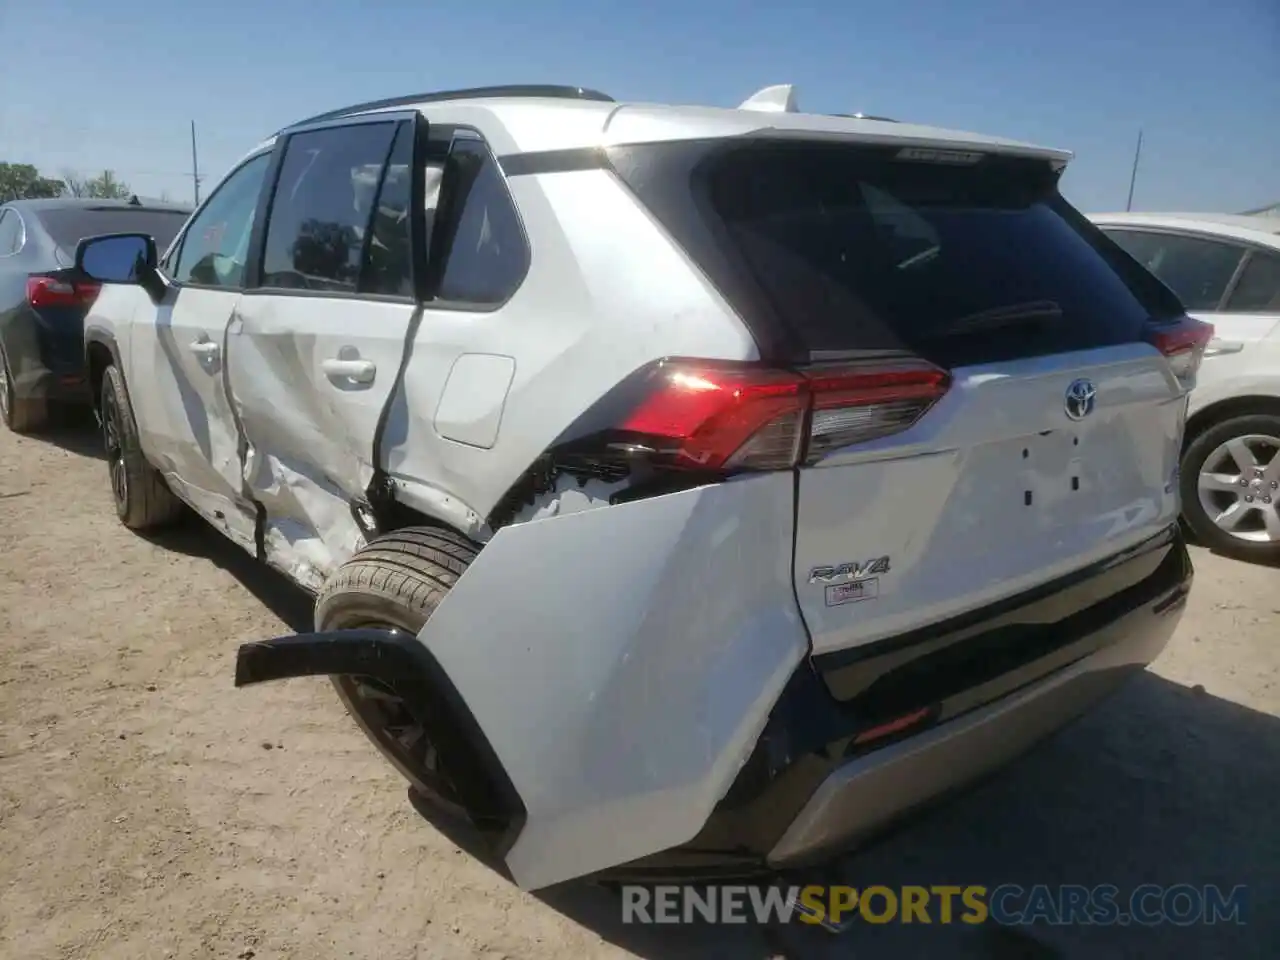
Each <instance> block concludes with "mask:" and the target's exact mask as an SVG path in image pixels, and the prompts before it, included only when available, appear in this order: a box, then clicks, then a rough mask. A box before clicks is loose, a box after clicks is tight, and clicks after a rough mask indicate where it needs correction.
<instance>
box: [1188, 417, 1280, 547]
mask: <svg viewBox="0 0 1280 960" xmlns="http://www.w3.org/2000/svg"><path fill="white" fill-rule="evenodd" d="M1181 488H1182V490H1181V492H1182V512H1183V516H1184V517H1185V518H1186V521H1187V524H1188V525H1189V526H1190V527H1191V529H1192V531H1193V532H1194V533H1195V535H1196V537H1197V539H1199V541H1200V542H1201V543H1202V544H1204V545H1205V546H1206V547H1209V548H1210V549H1213V550H1217V551H1219V552H1221V553H1224V554H1226V555H1228V556H1232V557H1237V558H1239V559H1242V560H1266V561H1272V560H1278V559H1280V416H1276V415H1275V414H1268V413H1255V414H1246V415H1243V416H1235V417H1230V418H1229V419H1226V420H1222V421H1221V422H1219V423H1215V424H1214V425H1213V426H1211V427H1209V428H1208V429H1207V430H1205V431H1203V432H1202V433H1200V434H1199V435H1198V436H1197V437H1196V438H1195V439H1194V440H1192V442H1191V443H1190V444H1189V445H1188V447H1187V449H1186V452H1185V453H1184V454H1183V457H1182V480H1181Z"/></svg>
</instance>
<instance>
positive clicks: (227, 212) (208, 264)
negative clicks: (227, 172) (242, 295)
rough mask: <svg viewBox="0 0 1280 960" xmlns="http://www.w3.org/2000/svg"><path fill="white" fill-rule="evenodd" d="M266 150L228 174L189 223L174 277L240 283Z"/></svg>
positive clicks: (183, 280)
mask: <svg viewBox="0 0 1280 960" xmlns="http://www.w3.org/2000/svg"><path fill="white" fill-rule="evenodd" d="M270 162H271V155H270V154H266V153H263V154H259V155H258V156H256V157H254V158H253V159H252V160H250V161H249V162H248V163H246V164H244V166H242V167H240V169H238V170H237V171H236V172H235V173H233V174H231V176H229V177H228V178H227V179H226V180H224V181H223V182H222V184H221V185H220V186H219V187H218V189H217V190H216V191H215V192H214V194H213V195H212V196H211V197H210V198H209V201H208V203H206V204H205V205H204V208H203V209H201V210H200V212H199V213H197V214H196V215H195V217H194V218H193V219H192V221H191V223H190V224H189V225H188V226H187V229H186V231H185V233H184V234H183V238H182V248H181V250H180V251H179V252H178V259H177V265H176V267H175V269H174V279H176V280H177V281H178V282H179V283H191V284H196V285H198V286H205V287H226V288H229V289H233V290H237V289H240V288H242V287H243V286H244V275H245V267H246V266H247V265H248V262H249V235H250V233H251V232H252V231H253V217H254V212H255V211H256V210H257V207H258V195H259V193H260V192H261V190H262V181H263V178H264V177H266V175H267V167H268V165H269V164H270Z"/></svg>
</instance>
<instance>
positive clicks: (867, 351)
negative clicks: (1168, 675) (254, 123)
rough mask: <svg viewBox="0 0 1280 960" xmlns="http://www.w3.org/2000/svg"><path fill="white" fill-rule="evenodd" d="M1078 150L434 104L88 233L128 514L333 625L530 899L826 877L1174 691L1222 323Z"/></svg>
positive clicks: (347, 124) (335, 119)
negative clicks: (1197, 472)
mask: <svg viewBox="0 0 1280 960" xmlns="http://www.w3.org/2000/svg"><path fill="white" fill-rule="evenodd" d="M1068 158H1069V154H1066V153H1063V152H1060V151H1057V150H1049V149H1043V148H1040V147H1034V146H1029V145H1026V144H1022V143H1015V142H1010V141H1006V140H1000V139H993V138H990V137H985V136H978V135H974V134H968V133H956V132H949V131H945V130H938V129H933V128H928V127H922V126H913V125H908V124H899V123H894V122H891V121H884V120H875V119H865V118H848V117H833V116H819V115H807V114H802V113H799V112H796V111H795V109H794V100H793V97H792V96H791V93H790V90H789V89H788V88H767V89H766V90H764V91H761V93H760V94H757V95H756V96H754V97H753V98H751V99H750V100H748V101H747V102H746V103H744V104H743V105H742V106H741V107H739V108H737V109H708V108H701V107H676V106H657V105H646V104H630V103H616V102H614V101H612V100H610V99H609V98H608V97H606V96H603V95H601V94H597V93H593V92H591V91H584V90H580V89H576V88H490V89H484V90H473V91H457V92H452V93H446V94H435V95H420V96H413V97H404V98H399V99H395V100H390V101H382V102H378V103H369V104H363V105H360V106H356V107H352V108H350V109H346V110H340V111H335V112H333V113H330V114H326V115H324V116H320V117H315V118H312V119H310V120H308V121H305V122H303V123H300V124H298V125H296V126H293V127H290V128H288V129H286V130H283V131H281V132H280V133H279V134H278V135H276V136H275V137H273V138H272V139H270V140H269V141H268V142H266V143H263V144H262V145H261V146H259V147H258V148H256V149H255V150H253V151H252V152H251V153H250V154H249V155H248V156H247V157H246V158H245V159H244V160H243V161H242V162H241V163H240V164H239V165H238V166H237V167H236V168H235V169H234V170H232V172H231V173H230V174H228V175H227V177H226V178H225V179H224V180H223V181H222V182H221V184H220V185H219V186H218V187H217V189H216V190H214V192H213V193H212V194H211V195H210V196H209V198H208V199H207V200H206V201H205V203H204V204H203V205H202V206H201V207H200V208H199V209H198V210H197V211H196V212H195V214H194V215H193V216H192V218H191V220H190V221H189V222H188V223H187V225H186V227H185V228H184V230H183V232H182V233H181V234H180V235H179V237H178V239H177V240H176V241H175V242H174V244H173V245H172V247H171V248H170V249H169V250H168V251H167V252H166V253H165V254H164V256H163V257H162V258H160V257H157V253H156V250H155V245H154V243H153V242H151V241H150V240H149V239H148V238H146V237H143V236H138V235H115V236H111V237H99V238H93V239H90V240H86V241H83V242H82V243H81V245H80V248H79V250H78V255H77V261H78V265H79V267H80V269H82V270H83V271H84V272H85V273H87V274H89V275H90V276H92V277H95V278H96V279H97V280H99V281H101V282H103V283H104V284H105V286H104V287H103V290H102V293H101V295H100V297H99V299H98V300H97V302H96V303H95V305H94V308H93V311H92V313H91V315H90V316H89V318H88V320H87V322H86V350H87V362H88V366H89V373H90V375H91V378H92V383H93V385H94V388H95V390H96V393H97V396H98V397H99V408H98V409H99V415H100V420H101V424H102V432H103V437H104V440H105V444H106V452H107V458H108V462H109V467H110V476H111V483H112V490H113V493H114V496H115V503H116V508H117V510H118V512H119V515H120V518H121V519H122V520H123V522H124V523H125V524H126V525H127V526H129V527H131V528H134V529H142V528H146V527H151V526H155V525H158V524H161V523H164V522H166V521H169V520H171V519H173V518H174V517H175V516H176V515H177V514H178V513H179V511H180V509H181V505H182V504H186V505H187V506H189V507H190V508H192V509H193V510H195V511H196V512H197V513H198V514H200V515H201V516H202V517H204V518H205V519H206V520H207V521H208V522H209V523H211V524H212V525H213V526H215V527H216V528H217V529H218V530H220V531H222V532H223V533H224V534H225V535H226V536H228V537H229V538H231V539H232V540H233V541H235V542H236V543H238V544H240V545H241V546H242V547H244V549H245V550H247V551H250V552H251V553H253V554H254V555H256V556H257V557H259V558H260V559H261V560H262V561H263V562H265V563H267V564H270V565H271V566H273V567H275V568H277V569H279V570H282V571H284V573H286V574H287V575H288V576H290V577H291V578H293V580H294V581H296V582H297V583H298V584H300V585H302V586H303V587H305V588H307V589H309V590H311V591H314V592H315V593H316V594H317V603H316V615H315V629H316V631H317V632H316V633H314V634H307V635H302V636H295V637H284V638H279V639H275V640H267V641H264V642H261V643H254V644H248V645H246V646H244V647H242V648H241V650H240V652H239V657H238V661H237V667H236V683H237V685H245V684H251V683H256V682H259V681H263V680H272V679H278V678H283V677H296V676H306V675H315V676H331V677H333V678H334V683H335V685H336V687H337V689H338V692H339V694H340V696H341V697H342V700H343V701H344V703H345V704H346V707H347V709H348V710H349V711H350V712H351V714H352V716H353V717H354V718H355V719H356V721H357V722H358V723H359V724H360V726H361V727H362V728H363V729H364V731H365V732H366V733H367V734H368V736H369V737H370V738H371V739H372V740H373V741H374V743H376V744H377V745H378V747H379V748H380V749H381V750H382V751H383V752H384V753H385V754H386V756H387V757H388V758H389V759H390V760H391V761H392V762H393V763H394V764H395V765H396V766H397V767H398V768H399V770H400V771H401V772H402V773H403V774H404V775H405V776H406V777H407V778H408V779H409V780H410V781H411V782H412V784H413V785H414V787H415V789H416V790H417V791H419V792H420V793H421V794H422V795H423V796H425V797H427V798H428V799H429V800H430V801H431V802H435V803H440V804H447V805H450V806H452V807H454V808H460V809H462V810H464V811H466V813H467V814H468V815H469V816H470V817H471V818H472V820H473V821H474V822H475V824H476V825H477V827H479V828H480V829H481V830H482V831H483V832H485V833H486V834H487V835H489V836H490V837H491V839H492V841H493V843H494V844H495V846H496V848H497V850H498V852H499V854H500V855H501V856H502V857H503V858H504V859H505V862H506V864H507V866H508V867H509V869H510V871H511V873H512V875H513V876H514V878H515V879H516V881H517V882H518V883H519V884H521V885H522V886H524V887H526V888H537V887H542V886H545V885H547V884H551V883H555V882H558V881H562V880H566V879H569V878H572V877H581V876H588V875H593V876H602V875H603V876H614V877H618V876H633V877H647V878H657V877H679V876H696V875H707V874H719V875H728V874H735V873H737V874H751V873H754V872H756V871H760V870H763V869H768V868H778V867H788V866H791V865H799V864H804V863H808V862H811V861H814V860H818V859H822V858H825V857H827V856H828V855H829V854H830V853H831V852H832V851H835V850H838V849H840V848H842V847H845V846H847V845H849V844H851V843H853V842H855V841H857V840H858V839H859V838H861V837H864V836H866V835H867V834H869V833H870V832H872V831H876V830H878V829H880V828H882V827H883V826H884V825H885V824H887V823H888V822H889V821H891V820H893V819H895V818H896V817H897V816H899V815H900V814H903V813H905V812H906V811H908V810H911V809H913V808H915V807H917V806H919V805H920V804H922V803H924V802H926V801H928V800H931V799H934V798H936V797H938V796H940V795H942V794H943V793H945V792H947V791H949V790H950V789H952V788H955V787H958V786H959V785H961V784H963V783H965V782H966V781H969V780H971V779H973V778H974V777H976V776H978V775H979V774H981V773H983V772H984V771H987V770H989V769H991V768H993V767H995V766H997V765H999V764H1000V763H1002V762H1004V761H1005V760H1007V759H1009V758H1011V757H1012V756H1014V755H1015V754H1016V753H1018V752H1019V751H1020V750H1022V749H1023V748H1025V747H1027V746H1028V745H1030V744H1031V743H1032V742H1033V741H1035V740H1037V739H1038V738H1040V737H1042V736H1044V735H1045V734H1047V733H1049V732H1051V731H1052V730H1054V729H1056V728H1057V727H1059V726H1060V725H1061V724H1063V723H1064V722H1066V721H1067V720H1068V719H1069V718H1070V717H1071V716H1073V715H1075V714H1077V713H1078V712H1080V711H1081V710H1083V709H1085V708H1086V707H1087V706H1088V705H1090V704H1091V703H1093V702H1094V701H1095V700H1097V699H1098V698H1099V697H1100V696H1102V695H1103V694H1104V693H1106V692H1107V691H1109V690H1110V689H1112V688H1113V687H1114V686H1115V685H1116V683H1118V682H1119V681H1120V680H1121V678H1123V677H1125V676H1127V675H1130V674H1131V673H1132V672H1133V671H1135V670H1141V668H1142V667H1143V666H1144V665H1146V664H1147V663H1149V662H1150V661H1151V660H1152V659H1153V658H1154V657H1155V656H1156V655H1157V654H1158V653H1159V652H1160V650H1161V648H1162V647H1163V646H1164V644H1165V643H1166V641H1167V640H1168V638H1169V636H1170V634H1171V633H1172V632H1173V630H1174V627H1175V625H1176V624H1177V622H1178V620H1179V618H1180V616H1181V612H1182V609H1183V606H1184V603H1185V598H1186V595H1187V591H1188V589H1189V587H1190V583H1191V578H1192V570H1191V565H1190V561H1189V558H1188V555H1187V552H1186V549H1185V546H1184V544H1183V540H1182V539H1181V536H1180V534H1179V528H1178V525H1177V522H1176V520H1177V516H1178V455H1179V451H1180V446H1181V439H1182V431H1183V422H1184V417H1185V412H1186V405H1187V392H1188V390H1189V389H1190V387H1191V386H1192V385H1193V383H1194V378H1195V374H1196V369H1197V367H1198V365H1199V362H1200V357H1201V355H1202V352H1203V350H1204V345H1205V343H1206V341H1207V339H1208V336H1209V333H1210V329H1211V328H1209V327H1208V326H1207V325H1205V324H1203V323H1200V322H1197V321H1195V320H1190V319H1188V318H1187V317H1186V316H1185V315H1184V310H1183V307H1182V304H1181V303H1180V302H1179V301H1178V300H1177V298H1176V297H1175V296H1174V295H1173V294H1172V293H1171V292H1170V291H1169V290H1168V289H1167V288H1166V287H1165V286H1164V285H1162V284H1161V283H1159V282H1158V281H1156V280H1155V279H1154V278H1153V277H1152V276H1151V275H1150V274H1149V273H1147V272H1146V271H1145V270H1144V269H1142V268H1141V267H1140V266H1139V265H1138V264H1137V263H1136V262H1135V261H1134V260H1133V259H1132V258H1131V257H1130V256H1129V255H1128V254H1126V253H1124V252H1123V251H1122V250H1121V249H1120V247H1118V246H1117V245H1116V244H1114V243H1113V242H1112V241H1110V240H1108V239H1107V238H1106V237H1105V236H1104V235H1103V234H1102V233H1101V232H1100V231H1099V230H1098V229H1097V228H1096V227H1094V226H1093V225H1091V224H1090V223H1089V222H1088V221H1087V220H1086V219H1085V218H1084V217H1083V216H1081V215H1080V214H1079V213H1078V212H1077V211H1076V210H1074V209H1073V208H1072V207H1071V206H1070V205H1069V204H1067V203H1066V202H1065V201H1064V200H1063V198H1062V197H1061V196H1060V195H1059V192H1058V189H1057V184H1058V180H1059V177H1060V175H1061V173H1062V170H1063V168H1064V166H1065V165H1066V163H1067V160H1068Z"/></svg>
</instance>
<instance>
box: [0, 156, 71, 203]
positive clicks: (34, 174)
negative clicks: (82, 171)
mask: <svg viewBox="0 0 1280 960" xmlns="http://www.w3.org/2000/svg"><path fill="white" fill-rule="evenodd" d="M64 188H65V184H63V182H62V181H61V180H53V179H50V178H49V177H42V176H40V171H39V170H37V169H36V168H35V167H33V166H32V165H31V164H29V163H0V203H8V202H9V201H10V200H31V199H38V198H41V197H60V196H62V191H63V189H64Z"/></svg>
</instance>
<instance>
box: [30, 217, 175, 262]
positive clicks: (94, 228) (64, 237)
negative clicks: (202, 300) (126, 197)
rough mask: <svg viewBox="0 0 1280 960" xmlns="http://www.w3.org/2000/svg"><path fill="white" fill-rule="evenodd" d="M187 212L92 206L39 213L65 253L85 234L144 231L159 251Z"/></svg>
mask: <svg viewBox="0 0 1280 960" xmlns="http://www.w3.org/2000/svg"><path fill="white" fill-rule="evenodd" d="M187 217H188V214H186V213H183V212H182V211H169V210H146V209H143V210H130V209H128V208H119V209H114V208H113V209H108V210H94V209H91V208H90V209H83V208H81V209H78V210H77V209H64V210H46V211H44V212H42V213H41V214H40V222H41V223H42V224H43V225H44V228H45V230H46V231H47V232H48V234H49V236H50V237H52V238H53V242H54V243H56V244H57V245H58V246H59V247H62V248H63V249H64V250H66V251H67V252H68V253H70V252H72V251H74V250H75V248H76V244H78V243H79V242H80V241H81V240H83V239H84V238H85V237H96V236H101V235H102V234H104V233H147V234H150V235H151V236H152V237H154V238H155V241H156V247H157V248H158V249H159V251H160V252H161V253H163V252H164V250H165V248H166V247H168V246H169V244H170V243H171V242H172V241H173V238H174V237H176V236H177V235H178V231H179V230H180V229H182V225H183V224H184V223H186V221H187Z"/></svg>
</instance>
